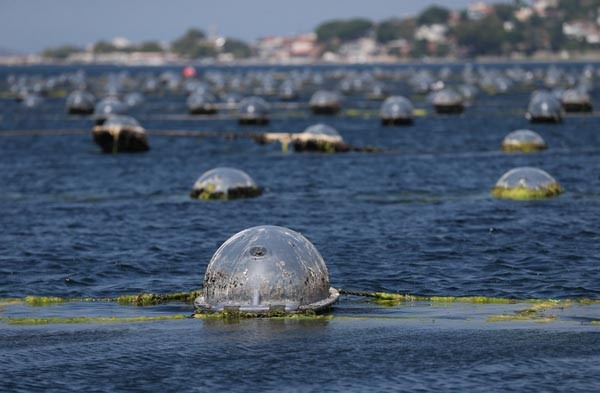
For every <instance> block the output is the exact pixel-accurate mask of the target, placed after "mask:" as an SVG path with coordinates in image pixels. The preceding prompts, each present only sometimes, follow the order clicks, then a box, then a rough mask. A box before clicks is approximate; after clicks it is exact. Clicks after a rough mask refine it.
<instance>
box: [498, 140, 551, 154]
mask: <svg viewBox="0 0 600 393" xmlns="http://www.w3.org/2000/svg"><path fill="white" fill-rule="evenodd" d="M546 149H548V146H547V145H546V144H545V143H544V144H540V143H537V142H519V143H514V142H513V143H504V144H502V150H503V151H505V152H510V153H534V152H538V151H543V150H546Z"/></svg>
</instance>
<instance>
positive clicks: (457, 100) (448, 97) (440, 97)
mask: <svg viewBox="0 0 600 393" xmlns="http://www.w3.org/2000/svg"><path fill="white" fill-rule="evenodd" d="M462 104H463V97H462V96H461V95H460V94H459V93H457V92H456V91H455V90H453V89H444V90H441V91H439V92H437V93H436V94H435V95H434V96H433V105H443V106H452V105H462Z"/></svg>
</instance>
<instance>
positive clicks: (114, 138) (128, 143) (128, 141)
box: [92, 115, 150, 153]
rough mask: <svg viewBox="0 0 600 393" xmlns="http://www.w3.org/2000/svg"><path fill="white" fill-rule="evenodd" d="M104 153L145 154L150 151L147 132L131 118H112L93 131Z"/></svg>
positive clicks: (119, 116)
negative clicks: (144, 152)
mask: <svg viewBox="0 0 600 393" xmlns="http://www.w3.org/2000/svg"><path fill="white" fill-rule="evenodd" d="M92 135H93V137H94V142H95V143H96V144H97V145H98V146H100V147H101V148H102V151H103V152H104V153H118V152H143V151H147V150H149V149H150V146H149V145H148V138H147V136H146V130H144V128H143V127H142V126H141V125H140V124H139V123H138V122H137V120H135V119H134V118H133V117H131V116H122V115H118V116H110V117H108V118H107V119H106V120H105V121H104V122H103V123H102V124H100V125H97V126H95V127H94V129H93V130H92Z"/></svg>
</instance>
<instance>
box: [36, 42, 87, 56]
mask: <svg viewBox="0 0 600 393" xmlns="http://www.w3.org/2000/svg"><path fill="white" fill-rule="evenodd" d="M82 51H83V49H81V48H79V47H77V46H73V45H63V46H58V47H56V48H48V49H46V50H44V51H43V52H42V56H44V57H50V58H53V59H66V58H67V57H69V56H70V55H72V54H74V53H79V52H82Z"/></svg>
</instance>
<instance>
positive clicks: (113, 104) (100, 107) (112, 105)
mask: <svg viewBox="0 0 600 393" xmlns="http://www.w3.org/2000/svg"><path fill="white" fill-rule="evenodd" d="M125 112H127V106H126V105H125V104H124V103H123V102H121V100H119V99H118V98H115V97H108V98H105V99H103V100H100V101H99V102H98V103H97V104H96V108H95V109H94V114H96V115H122V114H123V113H125Z"/></svg>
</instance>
